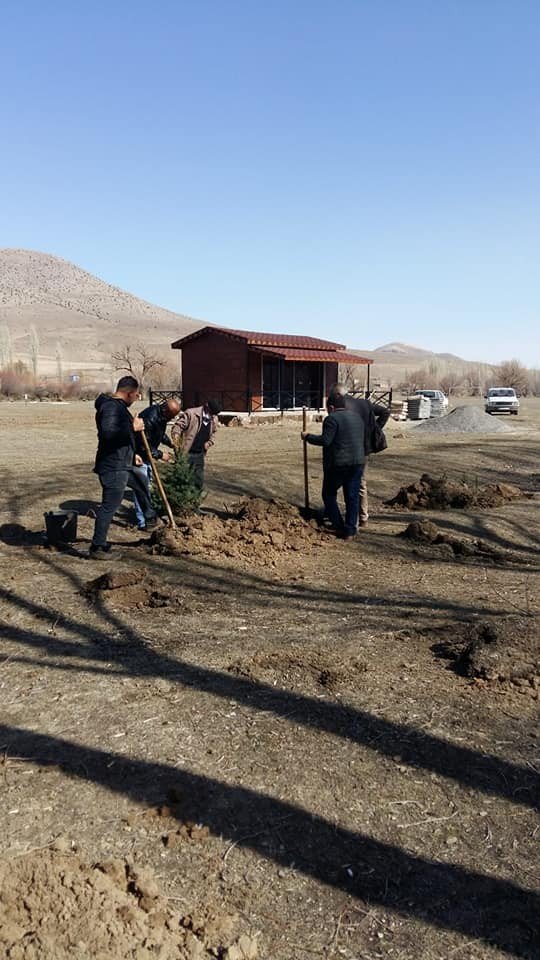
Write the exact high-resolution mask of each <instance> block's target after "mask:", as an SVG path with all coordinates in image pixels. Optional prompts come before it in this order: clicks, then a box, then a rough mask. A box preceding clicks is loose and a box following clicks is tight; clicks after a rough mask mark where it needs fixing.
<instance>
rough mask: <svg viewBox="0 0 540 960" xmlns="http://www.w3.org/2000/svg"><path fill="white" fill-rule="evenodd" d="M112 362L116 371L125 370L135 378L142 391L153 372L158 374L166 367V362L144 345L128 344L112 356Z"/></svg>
mask: <svg viewBox="0 0 540 960" xmlns="http://www.w3.org/2000/svg"><path fill="white" fill-rule="evenodd" d="M111 362H112V365H113V369H114V370H125V372H126V373H130V374H131V375H132V376H133V377H135V378H136V379H137V380H138V381H139V386H140V388H141V390H144V388H145V387H146V386H147V384H148V380H149V374H150V373H151V371H152V370H153V371H154V372H157V370H158V369H159V368H160V367H163V366H165V360H162V359H161V358H160V357H158V356H157V355H156V354H155V353H152V352H151V350H149V348H148V347H146V346H145V345H144V343H136V344H134V345H131V344H126V345H125V346H124V347H122V348H121V349H120V350H118V351H116V352H115V353H112V354H111Z"/></svg>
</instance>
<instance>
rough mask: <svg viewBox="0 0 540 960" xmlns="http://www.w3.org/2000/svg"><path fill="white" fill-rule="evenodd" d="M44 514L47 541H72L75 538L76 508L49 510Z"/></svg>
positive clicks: (54, 543) (53, 542)
mask: <svg viewBox="0 0 540 960" xmlns="http://www.w3.org/2000/svg"><path fill="white" fill-rule="evenodd" d="M44 516H45V529H46V530H47V540H48V541H49V543H51V544H53V545H56V544H60V543H73V542H74V541H75V540H76V539H77V517H78V513H77V511H76V510H49V512H48V513H46V514H44Z"/></svg>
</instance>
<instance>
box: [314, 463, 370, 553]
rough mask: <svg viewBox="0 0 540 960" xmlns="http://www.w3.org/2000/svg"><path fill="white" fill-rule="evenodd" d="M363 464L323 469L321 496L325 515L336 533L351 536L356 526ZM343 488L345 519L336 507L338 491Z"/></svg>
mask: <svg viewBox="0 0 540 960" xmlns="http://www.w3.org/2000/svg"><path fill="white" fill-rule="evenodd" d="M363 472H364V466H363V464H361V465H359V466H351V467H327V468H326V469H325V471H324V479H323V488H322V498H323V503H324V508H325V511H326V516H327V517H328V519H329V520H330V523H331V524H332V526H333V527H335V529H336V530H337V532H338V533H341V534H343V535H344V536H346V537H353V536H354V534H355V533H356V528H357V526H358V496H359V492H360V481H361V480H362V474H363ZM342 488H343V497H344V499H345V520H343V517H342V514H341V510H340V509H339V507H338V502H337V495H338V491H339V490H341V489H342Z"/></svg>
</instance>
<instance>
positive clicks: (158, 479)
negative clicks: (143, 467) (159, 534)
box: [141, 430, 176, 530]
mask: <svg viewBox="0 0 540 960" xmlns="http://www.w3.org/2000/svg"><path fill="white" fill-rule="evenodd" d="M141 437H142V442H143V445H144V449H145V450H146V456H147V457H148V462H149V463H150V466H151V467H152V474H153V477H154V480H155V481H156V486H157V488H158V490H159V495H160V497H161V499H162V500H163V506H164V507H165V510H166V512H167V516H168V518H169V524H170V526H171V528H172V529H173V530H176V521H175V519H174V517H173V512H172V510H171V505H170V503H169V501H168V500H167V494H166V493H165V490H164V489H163V484H162V482H161V477H160V475H159V473H158V470H157V467H156V461H155V460H154V458H153V456H152V451H151V450H150V444H149V443H148V437H147V436H146V433H145V432H144V430H141Z"/></svg>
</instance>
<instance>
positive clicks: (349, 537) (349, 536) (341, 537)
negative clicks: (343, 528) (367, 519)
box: [339, 532, 355, 543]
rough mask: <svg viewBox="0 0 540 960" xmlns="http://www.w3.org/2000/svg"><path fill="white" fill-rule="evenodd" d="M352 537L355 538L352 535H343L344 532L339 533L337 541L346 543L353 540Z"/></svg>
mask: <svg viewBox="0 0 540 960" xmlns="http://www.w3.org/2000/svg"><path fill="white" fill-rule="evenodd" d="M354 537H355V534H354V533H345V532H344V533H340V534H339V539H340V540H343V541H344V543H348V542H349V540H354Z"/></svg>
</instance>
